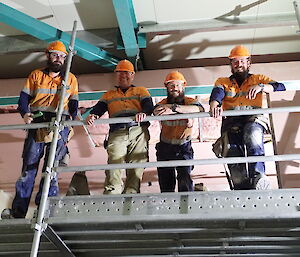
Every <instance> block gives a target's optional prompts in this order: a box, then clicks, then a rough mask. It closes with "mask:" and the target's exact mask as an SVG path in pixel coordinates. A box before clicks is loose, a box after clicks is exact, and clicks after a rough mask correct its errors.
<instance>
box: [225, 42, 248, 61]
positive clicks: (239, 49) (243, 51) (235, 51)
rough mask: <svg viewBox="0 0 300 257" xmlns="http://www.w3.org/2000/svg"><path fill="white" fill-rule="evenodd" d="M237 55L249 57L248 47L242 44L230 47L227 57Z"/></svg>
mask: <svg viewBox="0 0 300 257" xmlns="http://www.w3.org/2000/svg"><path fill="white" fill-rule="evenodd" d="M237 57H250V53H249V51H248V49H247V48H246V47H244V46H242V45H239V46H235V47H234V48H232V49H231V51H230V54H229V56H228V58H229V59H234V58H237Z"/></svg>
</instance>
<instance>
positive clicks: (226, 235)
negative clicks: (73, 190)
mask: <svg viewBox="0 0 300 257" xmlns="http://www.w3.org/2000/svg"><path fill="white" fill-rule="evenodd" d="M46 222H47V223H48V232H49V228H50V229H51V231H53V233H50V234H49V233H46V234H47V236H48V238H49V239H50V241H49V240H48V239H47V238H46V237H45V236H43V238H42V241H41V244H40V250H39V255H38V256H41V257H50V256H51V257H56V256H63V257H66V256H79V257H94V256H95V257H96V256H97V257H98V256H105V257H110V256H123V257H125V256H126V257H127V256H128V257H129V256H131V257H133V256H134V257H150V256H186V257H188V256H193V257H196V256H197V257H204V256H207V257H208V256H209V257H217V256H224V257H225V256H226V257H231V256H232V257H233V256H234V257H242V256H251V257H268V256H274V257H275V256H286V257H288V256H298V257H299V256H300V190H299V189H281V190H268V191H226V192H190V193H166V194H152V195H146V194H138V195H117V196H77V197H55V198H49V217H47V218H46ZM0 231H1V233H0V256H7V257H19V256H20V257H21V256H22V257H25V256H29V255H30V249H31V243H32V238H33V230H32V229H31V221H30V220H23V219H16V220H2V221H0ZM49 235H50V236H49ZM57 239H61V240H62V241H63V242H64V243H65V244H66V245H67V247H68V248H69V249H70V250H71V251H72V254H68V253H67V252H64V251H63V249H62V247H63V246H62V245H60V244H59V243H57V242H59V241H58V240H57Z"/></svg>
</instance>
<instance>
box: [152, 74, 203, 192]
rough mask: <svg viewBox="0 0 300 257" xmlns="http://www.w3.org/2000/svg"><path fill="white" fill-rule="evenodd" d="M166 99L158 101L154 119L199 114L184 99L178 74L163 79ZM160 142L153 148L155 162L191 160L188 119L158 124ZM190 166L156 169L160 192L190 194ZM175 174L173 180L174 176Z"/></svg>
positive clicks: (198, 106)
mask: <svg viewBox="0 0 300 257" xmlns="http://www.w3.org/2000/svg"><path fill="white" fill-rule="evenodd" d="M164 84H165V87H166V89H167V98H165V99H163V100H161V101H160V102H159V103H158V104H157V105H156V106H155V109H154V111H153V113H154V115H172V114H178V113H193V112H203V111H204V109H203V107H202V105H201V104H200V103H199V102H198V101H197V100H196V99H194V98H191V97H187V96H185V86H186V80H185V78H184V76H183V74H182V73H180V72H178V71H172V72H170V73H169V74H168V75H167V76H166V79H165V82H164ZM161 125H162V128H161V133H160V142H159V143H157V145H156V157H157V161H170V160H191V159H193V158H194V151H193V148H192V143H191V138H192V129H193V120H192V119H181V120H165V121H161ZM192 169H193V166H183V167H182V166H181V167H158V168H157V172H158V181H159V186H160V191H161V192H175V186H176V179H177V182H178V183H177V188H178V192H184V191H193V181H192V179H191V176H190V174H191V172H192ZM176 171H177V176H176Z"/></svg>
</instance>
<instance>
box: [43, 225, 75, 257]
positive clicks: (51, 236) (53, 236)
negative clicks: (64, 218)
mask: <svg viewBox="0 0 300 257" xmlns="http://www.w3.org/2000/svg"><path fill="white" fill-rule="evenodd" d="M43 234H44V235H45V236H46V237H47V238H48V240H49V241H50V242H51V243H53V244H54V245H55V246H56V247H57V249H59V250H60V252H61V253H62V254H63V256H65V257H75V255H74V254H73V253H72V251H71V250H70V248H69V247H68V246H67V245H66V244H65V242H64V241H63V240H62V239H61V238H60V237H59V235H57V233H56V232H55V231H54V230H53V229H52V227H51V226H47V228H46V229H45V231H44V232H43Z"/></svg>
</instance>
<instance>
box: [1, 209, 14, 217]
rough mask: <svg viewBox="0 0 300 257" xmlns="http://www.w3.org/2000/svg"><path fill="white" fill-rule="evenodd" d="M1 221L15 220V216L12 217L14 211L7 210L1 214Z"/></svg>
mask: <svg viewBox="0 0 300 257" xmlns="http://www.w3.org/2000/svg"><path fill="white" fill-rule="evenodd" d="M1 219H2V220H8V219H14V216H13V215H12V209H9V208H6V209H4V210H3V211H2V213H1Z"/></svg>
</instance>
